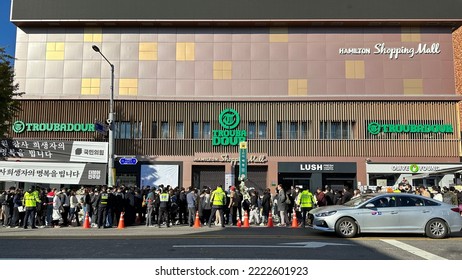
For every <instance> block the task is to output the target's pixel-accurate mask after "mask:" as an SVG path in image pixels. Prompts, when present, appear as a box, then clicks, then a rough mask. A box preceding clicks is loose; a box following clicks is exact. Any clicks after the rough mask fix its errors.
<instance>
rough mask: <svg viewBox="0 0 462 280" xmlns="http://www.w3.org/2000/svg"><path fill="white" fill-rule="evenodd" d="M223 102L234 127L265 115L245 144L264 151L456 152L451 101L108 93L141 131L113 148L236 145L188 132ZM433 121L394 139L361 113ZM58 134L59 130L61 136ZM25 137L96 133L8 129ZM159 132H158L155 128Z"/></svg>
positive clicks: (83, 111)
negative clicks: (424, 132) (288, 128)
mask: <svg viewBox="0 0 462 280" xmlns="http://www.w3.org/2000/svg"><path fill="white" fill-rule="evenodd" d="M22 106H23V111H22V112H21V113H20V114H19V116H18V119H19V120H23V121H25V122H46V123H56V122H59V123H66V122H72V123H78V122H80V123H93V122H94V120H95V119H97V120H100V121H104V120H106V119H107V115H108V101H107V100H101V101H99V100H66V101H63V100H40V101H35V100H34V101H32V100H27V101H22ZM225 108H233V109H235V110H237V111H238V112H239V113H240V115H241V124H240V126H238V129H245V128H248V122H249V121H254V122H260V121H264V122H267V139H251V140H248V142H249V151H250V152H255V153H266V154H267V155H268V156H305V157H322V156H325V157H356V156H361V157H411V156H412V157H415V156H422V157H457V156H459V153H460V147H459V143H460V142H459V129H458V124H459V122H458V114H457V110H458V106H457V103H456V102H455V101H441V102H436V101H433V102H427V101H426V102H392V101H386V102H385V101H384V102H377V101H370V102H366V101H356V102H355V101H348V102H333V101H317V102H315V101H306V102H305V101H304V102H300V101H297V102H295V101H293V102H282V101H277V102H276V101H274V102H257V101H255V102H239V101H236V102H231V101H228V102H218V101H216V102H215V101H214V102H207V101H120V100H117V101H116V105H115V110H116V120H117V121H133V122H134V121H141V122H142V127H143V138H142V139H116V141H115V143H116V152H115V153H116V154H118V155H150V156H169V155H172V156H193V155H194V154H195V153H236V152H237V148H236V147H231V146H227V147H221V146H212V142H211V139H191V137H192V135H191V131H192V122H200V123H201V124H202V122H210V125H211V130H217V129H221V127H220V124H219V121H218V117H219V115H220V112H221V111H222V110H223V109H225ZM380 120H382V121H399V122H400V123H408V122H410V121H440V122H442V123H445V124H446V123H447V124H451V125H453V127H454V133H452V134H444V135H442V136H439V139H411V138H410V136H409V134H406V133H402V134H400V135H398V136H397V138H396V139H367V124H366V123H367V122H369V121H380ZM153 121H156V122H158V124H160V122H162V121H165V122H168V123H169V126H170V134H169V136H170V138H169V139H160V138H156V139H153V138H151V135H152V131H151V129H152V125H151V124H152V122H153ZM177 121H180V122H183V123H184V137H185V139H175V135H176V122H177ZM278 121H283V122H285V123H287V124H288V123H289V122H291V121H292V122H304V121H306V122H307V123H308V126H309V133H308V135H309V137H308V139H297V140H293V139H282V140H277V139H276V123H277V122H278ZM322 121H345V122H354V128H353V134H354V139H351V140H321V139H320V133H319V129H320V122H322ZM63 135H65V136H63ZM11 136H12V137H21V138H28V139H63V140H64V139H66V140H70V139H80V140H91V141H94V140H101V139H102V136H101V135H99V134H97V133H94V132H72V133H63V132H47V131H44V132H25V133H23V134H21V135H16V134H14V135H11ZM158 136H159V134H158Z"/></svg>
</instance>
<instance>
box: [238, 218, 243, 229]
mask: <svg viewBox="0 0 462 280" xmlns="http://www.w3.org/2000/svg"><path fill="white" fill-rule="evenodd" d="M237 227H242V223H241V219H239V218H237Z"/></svg>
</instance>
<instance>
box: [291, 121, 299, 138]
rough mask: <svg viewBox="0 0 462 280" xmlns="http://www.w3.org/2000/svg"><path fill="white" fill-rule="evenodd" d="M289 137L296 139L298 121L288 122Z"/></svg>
mask: <svg viewBox="0 0 462 280" xmlns="http://www.w3.org/2000/svg"><path fill="white" fill-rule="evenodd" d="M289 139H298V123H297V122H290V126H289Z"/></svg>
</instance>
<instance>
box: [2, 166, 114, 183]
mask: <svg viewBox="0 0 462 280" xmlns="http://www.w3.org/2000/svg"><path fill="white" fill-rule="evenodd" d="M106 170H107V166H106V164H93V163H62V162H59V163H58V162H32V161H31V162H13V161H0V181H11V182H29V183H37V184H70V185H103V184H105V183H106Z"/></svg>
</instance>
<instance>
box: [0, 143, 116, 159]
mask: <svg viewBox="0 0 462 280" xmlns="http://www.w3.org/2000/svg"><path fill="white" fill-rule="evenodd" d="M0 157H4V158H16V159H27V160H29V159H34V160H41V161H64V162H95V163H96V162H97V163H107V160H108V143H107V142H82V141H59V140H22V139H16V140H1V141H0Z"/></svg>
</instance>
